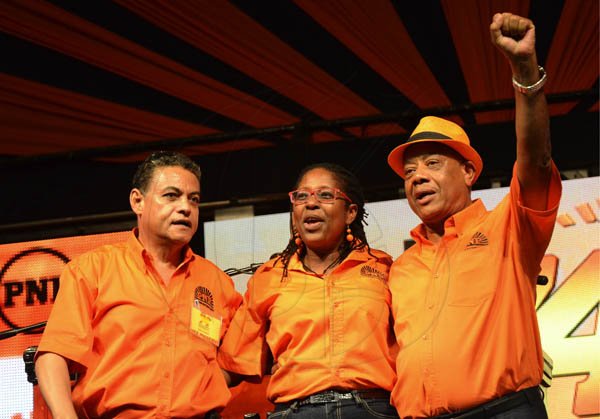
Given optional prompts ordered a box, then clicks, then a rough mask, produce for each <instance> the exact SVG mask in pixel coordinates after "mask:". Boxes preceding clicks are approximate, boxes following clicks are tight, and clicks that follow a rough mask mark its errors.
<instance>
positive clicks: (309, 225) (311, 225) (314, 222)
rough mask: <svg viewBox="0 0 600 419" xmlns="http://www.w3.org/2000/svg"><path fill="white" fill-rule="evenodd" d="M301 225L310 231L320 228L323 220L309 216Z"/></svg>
mask: <svg viewBox="0 0 600 419" xmlns="http://www.w3.org/2000/svg"><path fill="white" fill-rule="evenodd" d="M303 223H304V226H305V228H306V229H307V230H312V229H315V228H316V227H318V226H320V225H321V224H322V223H323V219H322V218H319V217H316V216H309V217H306V218H305V219H304V221H303Z"/></svg>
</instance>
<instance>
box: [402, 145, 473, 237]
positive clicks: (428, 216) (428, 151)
mask: <svg viewBox="0 0 600 419" xmlns="http://www.w3.org/2000/svg"><path fill="white" fill-rule="evenodd" d="M404 176H405V179H404V188H405V190H406V198H407V199H408V203H409V205H410V207H411V209H412V210H413V211H414V212H415V214H417V215H418V216H419V218H420V219H421V220H422V221H423V222H424V223H425V224H427V225H436V224H437V225H439V224H443V223H444V221H446V219H448V218H449V217H450V216H452V215H454V214H456V213H457V212H459V211H461V210H462V209H464V208H466V207H467V206H468V205H469V204H470V203H471V192H470V186H471V185H472V184H473V178H474V168H473V166H472V164H471V163H470V162H465V161H463V159H462V158H461V156H460V155H458V154H457V153H455V152H454V151H453V150H452V149H450V148H449V147H446V146H445V145H443V144H437V143H431V142H427V143H417V144H414V145H412V146H410V147H409V148H408V149H407V150H406V151H405V153H404Z"/></svg>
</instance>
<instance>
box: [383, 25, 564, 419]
mask: <svg viewBox="0 0 600 419" xmlns="http://www.w3.org/2000/svg"><path fill="white" fill-rule="evenodd" d="M490 33H491V37H492V43H493V44H494V45H496V46H497V47H498V48H499V50H500V51H501V52H502V53H503V54H504V56H505V57H506V58H507V60H508V62H509V64H510V66H511V69H512V74H513V85H514V87H515V91H516V93H515V100H516V134H517V161H516V163H515V165H514V169H513V178H512V181H511V185H510V193H509V194H508V195H507V196H506V197H505V198H504V200H503V201H502V202H501V203H500V204H499V205H498V206H497V207H496V208H495V209H494V210H492V211H487V210H486V208H485V207H484V205H483V203H482V202H481V201H480V200H474V201H473V200H472V199H471V187H472V186H473V184H474V183H475V181H476V180H477V177H478V176H479V175H480V174H481V171H482V168H483V163H482V161H481V157H480V156H479V154H478V153H477V152H476V151H475V150H474V149H473V148H472V147H471V145H470V141H469V138H468V136H467V134H466V133H465V132H464V131H463V129H462V128H461V127H459V126H458V125H456V124H455V123H453V122H450V121H447V120H444V119H441V118H437V117H433V116H429V117H425V118H423V119H421V121H420V123H419V124H418V126H417V128H416V129H415V130H414V131H413V133H412V134H411V136H410V138H409V139H408V141H407V142H406V143H405V144H403V145H401V146H399V147H397V148H396V149H394V150H393V151H392V152H391V153H390V155H389V157H388V162H389V164H390V166H391V167H392V169H394V171H395V172H396V173H398V175H399V176H400V177H402V178H403V179H404V185H405V190H406V197H407V199H408V202H409V204H410V207H411V208H412V210H413V211H414V212H415V213H416V214H417V215H418V216H419V218H420V219H421V220H422V224H420V225H419V226H417V227H416V228H415V229H414V230H412V232H411V235H412V237H413V239H414V240H415V242H416V244H415V245H414V246H412V247H411V248H410V249H408V250H407V251H405V252H404V253H403V254H402V255H401V256H400V257H399V258H398V260H396V262H395V263H394V265H393V266H392V270H391V272H390V289H391V292H392V310H393V314H394V320H395V332H396V336H397V340H398V343H399V346H400V351H399V354H398V357H397V366H396V370H397V374H398V379H397V382H396V384H395V387H394V389H393V392H392V401H393V404H394V405H395V406H396V408H397V410H398V413H399V414H400V417H404V418H420V417H437V418H457V417H460V418H508V417H510V418H527V419H532V418H534V419H535V418H547V414H546V411H545V408H544V404H543V400H542V395H541V391H540V390H539V384H540V382H541V380H542V373H543V360H542V356H543V355H542V354H543V352H542V348H541V345H540V335H539V330H538V325H537V319H536V313H535V300H536V298H535V286H536V279H537V275H538V273H539V272H540V262H541V260H542V258H543V256H544V253H545V251H546V248H547V246H548V243H549V242H550V238H551V235H552V230H553V228H554V223H555V219H556V213H557V208H558V204H559V199H560V194H561V183H560V175H559V172H558V170H557V169H556V167H555V166H554V163H553V162H552V160H551V157H550V134H549V117H548V109H547V104H546V99H545V96H544V94H543V92H542V90H541V88H542V86H543V84H544V83H545V81H546V73H545V71H544V69H543V68H542V67H539V66H538V63H537V57H536V54H535V28H534V26H533V23H532V22H531V21H530V20H529V19H526V18H523V17H520V16H516V15H512V14H510V13H502V14H496V15H495V16H494V18H493V22H492V24H491V25H490Z"/></svg>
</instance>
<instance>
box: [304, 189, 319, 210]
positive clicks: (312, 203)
mask: <svg viewBox="0 0 600 419" xmlns="http://www.w3.org/2000/svg"><path fill="white" fill-rule="evenodd" d="M318 206H319V200H318V199H317V195H316V192H314V191H313V192H311V193H310V195H309V196H308V199H307V200H306V207H311V208H314V207H318Z"/></svg>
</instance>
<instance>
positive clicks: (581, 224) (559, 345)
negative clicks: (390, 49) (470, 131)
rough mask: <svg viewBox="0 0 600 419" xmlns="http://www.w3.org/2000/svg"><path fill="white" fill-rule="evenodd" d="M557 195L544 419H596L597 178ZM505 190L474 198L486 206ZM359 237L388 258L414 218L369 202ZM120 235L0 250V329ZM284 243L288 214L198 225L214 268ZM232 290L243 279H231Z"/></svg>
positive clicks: (23, 322) (543, 289) (403, 206)
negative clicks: (550, 368)
mask: <svg viewBox="0 0 600 419" xmlns="http://www.w3.org/2000/svg"><path fill="white" fill-rule="evenodd" d="M563 187H564V192H563V198H562V200H561V207H560V211H559V214H560V216H559V220H558V222H557V224H556V227H555V231H554V235H553V238H552V242H551V243H550V246H549V248H548V251H547V254H546V257H545V259H544V261H543V272H542V273H543V274H544V275H546V276H547V277H548V278H549V283H548V285H546V286H538V319H539V322H540V329H541V333H542V344H543V347H544V350H545V351H546V352H547V353H548V354H549V355H550V356H551V357H552V359H553V361H554V380H553V383H552V387H551V388H550V390H549V392H548V398H549V401H548V407H549V411H550V419H563V418H576V417H582V416H585V417H594V418H598V417H600V396H599V395H600V379H599V374H600V357H599V355H598V354H599V353H600V340H599V338H598V334H597V319H598V303H599V296H600V269H599V267H600V261H599V256H600V253H599V249H600V222H599V217H598V214H599V207H600V178H597V177H596V178H586V179H578V180H571V181H565V182H563ZM506 193H507V189H506V188H499V189H491V190H485V191H476V192H475V193H474V196H475V197H480V198H482V199H483V201H484V202H485V204H486V206H487V207H488V208H493V207H494V206H495V205H496V204H497V203H498V202H499V201H500V200H501V199H502V197H503V196H504V195H505V194H506ZM367 209H368V212H369V214H370V215H369V217H368V222H369V225H368V226H367V229H366V230H367V236H368V238H369V242H370V243H371V245H372V247H374V248H379V249H382V250H385V251H386V252H388V253H390V254H391V255H392V256H393V257H397V256H398V255H400V253H402V251H403V249H404V247H405V241H407V240H409V239H410V235H409V231H410V229H411V228H412V227H414V226H415V225H416V224H417V223H418V220H417V218H416V217H415V216H414V215H413V214H412V212H411V211H410V208H409V207H408V204H407V202H406V200H394V201H385V202H376V203H370V204H367ZM126 235H127V232H120V233H109V234H99V235H93V236H81V237H73V238H63V239H54V240H40V241H35V242H27V243H16V244H9V245H0V330H1V331H5V330H8V329H13V328H16V327H23V326H27V325H31V324H35V323H38V322H41V321H44V320H46V318H47V316H48V313H49V310H50V308H51V306H52V303H53V301H54V297H55V294H56V291H57V283H58V276H59V274H60V271H61V270H62V268H63V267H64V265H65V263H66V262H67V261H68V260H70V259H72V258H73V257H75V256H76V255H78V254H80V253H82V252H85V251H87V250H89V249H92V248H94V247H96V246H99V245H101V244H104V243H111V242H116V241H122V240H124V238H125V237H126ZM288 237H289V215H288V214H287V213H284V214H273V215H265V216H257V217H251V218H244V219H237V220H227V221H218V222H210V223H206V224H205V225H204V239H205V248H206V256H207V258H208V259H210V260H212V261H214V262H215V263H216V264H217V265H219V266H220V267H221V268H222V269H228V268H244V267H246V266H249V265H250V264H252V263H256V262H263V261H265V260H267V259H268V258H269V256H270V255H271V254H273V253H275V252H278V251H281V250H282V249H283V248H284V247H285V245H286V243H287V240H288ZM233 279H234V281H235V282H236V287H237V288H238V290H239V291H240V292H244V291H245V288H246V281H247V279H248V276H247V275H236V276H234V277H233ZM38 341H39V334H33V335H17V336H14V337H10V338H8V339H4V340H1V341H0V371H1V372H2V374H1V375H0V419H2V418H10V419H13V418H29V417H30V414H31V412H32V409H33V401H32V400H33V397H32V387H31V385H30V384H29V383H27V381H26V375H25V372H24V364H23V360H22V353H23V351H24V349H25V348H27V347H28V346H31V345H36V344H37V343H38Z"/></svg>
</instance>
